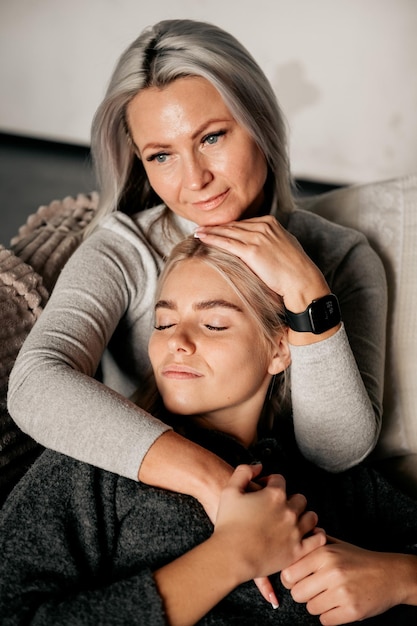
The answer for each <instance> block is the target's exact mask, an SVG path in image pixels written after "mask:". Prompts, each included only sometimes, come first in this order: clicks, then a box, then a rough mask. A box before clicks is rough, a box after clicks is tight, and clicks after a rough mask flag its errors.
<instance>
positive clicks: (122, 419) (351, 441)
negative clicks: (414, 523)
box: [8, 207, 386, 479]
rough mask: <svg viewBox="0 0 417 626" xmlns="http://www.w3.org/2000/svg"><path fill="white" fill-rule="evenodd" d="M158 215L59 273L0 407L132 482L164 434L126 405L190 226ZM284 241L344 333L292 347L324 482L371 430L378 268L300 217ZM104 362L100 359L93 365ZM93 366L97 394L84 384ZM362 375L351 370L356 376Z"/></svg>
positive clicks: (311, 448)
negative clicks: (173, 259)
mask: <svg viewBox="0 0 417 626" xmlns="http://www.w3.org/2000/svg"><path fill="white" fill-rule="evenodd" d="M162 209H163V207H156V208H154V209H151V210H149V211H145V212H143V213H138V214H137V215H135V216H133V217H128V216H127V215H125V214H122V213H116V214H112V215H111V216H109V217H107V218H106V219H105V220H104V221H103V223H102V224H101V225H100V227H99V228H98V229H97V230H96V231H95V232H94V233H93V234H92V235H91V236H90V237H89V238H87V239H86V240H85V241H84V242H83V243H82V244H81V245H80V247H79V248H78V250H77V251H76V252H75V253H74V254H73V255H72V257H71V258H70V260H69V262H68V263H67V265H66V266H65V268H64V270H63V272H62V274H61V276H60V278H59V280H58V282H57V284H56V286H55V288H54V291H53V293H52V296H51V298H50V300H49V302H48V304H47V306H46V308H45V311H44V312H43V313H42V315H41V317H40V319H39V320H38V321H37V323H36V324H35V326H34V328H33V330H32V331H31V333H30V335H29V337H28V338H27V340H26V342H25V344H24V346H23V348H22V350H21V352H20V354H19V356H18V358H17V360H16V363H15V366H14V369H13V371H12V374H11V376H10V383H9V397H8V408H9V412H10V414H11V415H12V417H13V419H14V420H15V421H16V422H17V424H18V425H19V426H20V428H21V429H22V430H23V431H25V432H27V433H29V434H30V435H31V436H32V437H33V438H34V439H36V440H37V441H39V442H40V443H42V444H43V445H45V446H46V447H48V448H52V449H54V450H57V451H59V452H62V453H64V454H68V455H70V456H72V457H74V458H76V459H79V460H82V461H85V462H88V463H92V464H93V465H96V466H98V467H101V468H104V469H107V470H110V471H113V472H116V473H118V474H120V475H122V476H126V477H129V478H133V479H136V477H137V472H138V468H139V466H140V463H141V461H142V459H143V457H144V456H145V454H146V452H147V451H148V450H149V448H150V446H151V445H152V444H153V443H154V441H155V440H156V439H157V438H158V437H159V436H160V435H161V434H162V433H163V432H164V431H165V430H166V429H167V428H168V427H167V426H166V425H165V424H163V423H162V422H160V421H158V420H156V419H154V418H152V417H151V416H149V415H147V414H145V413H144V412H143V411H141V410H140V409H138V407H136V406H134V405H133V404H132V403H130V402H129V401H127V400H126V396H129V395H130V394H131V393H132V391H133V390H134V389H135V388H136V387H137V385H138V384H140V382H141V381H142V380H143V378H144V376H145V373H146V371H147V369H148V365H149V363H148V356H147V343H148V338H149V335H150V332H151V329H152V326H153V297H154V291H155V285H156V282H157V278H158V274H159V272H160V269H161V267H162V265H163V262H164V255H166V254H168V253H169V252H170V250H171V248H172V246H173V245H174V243H176V242H177V241H178V239H179V238H182V237H183V236H184V235H187V234H189V233H191V232H193V230H194V228H195V224H192V223H191V222H189V221H187V220H184V219H182V218H178V217H177V216H174V220H175V222H176V225H177V227H178V229H179V231H180V234H178V233H174V234H172V235H171V236H168V234H167V233H166V232H164V229H163V228H162V226H161V221H159V222H157V223H156V224H155V225H154V226H153V227H152V228H151V229H150V226H151V224H152V223H153V222H154V221H155V218H156V217H157V216H158V215H159V214H160V213H161V211H162ZM288 230H289V231H290V232H291V233H293V234H294V235H295V236H296V237H297V238H298V240H299V241H300V242H301V244H302V245H303V247H304V248H305V250H306V252H307V253H308V254H309V255H310V256H311V258H312V259H313V260H314V261H315V262H316V264H317V265H318V267H319V268H320V269H321V270H322V271H323V273H324V275H325V277H326V279H327V281H328V282H329V284H330V286H331V289H332V290H333V291H334V293H336V295H337V296H338V297H339V300H340V304H341V309H342V315H343V320H344V327H343V328H342V329H341V330H340V331H339V332H338V333H337V334H336V335H334V336H333V337H331V338H330V339H327V340H325V341H321V342H319V343H316V344H313V345H310V346H304V347H292V349H291V356H292V367H291V381H292V404H293V418H294V425H295V431H296V436H297V440H298V443H299V446H300V448H301V450H302V451H303V453H304V454H305V455H306V457H307V458H308V459H310V460H312V461H314V462H316V463H317V464H319V465H320V466H322V467H324V468H326V469H328V470H330V471H340V470H343V469H346V468H348V467H351V466H353V465H354V464H356V463H358V462H360V461H361V460H362V459H363V458H365V457H366V456H367V455H368V454H369V452H370V451H371V450H372V448H373V447H374V445H375V443H376V440H377V437H378V434H379V429H380V421H381V402H382V381H383V371H384V354H385V319H386V284H385V275H384V271H383V267H382V264H381V262H380V260H379V258H378V257H377V255H376V254H375V253H374V252H373V250H372V249H371V248H370V246H369V244H368V243H367V241H366V239H365V238H364V237H363V236H362V235H361V234H359V233H357V232H355V231H353V230H350V229H346V228H342V227H340V226H337V225H334V224H332V223H330V222H328V221H326V220H323V219H322V218H320V217H319V216H317V215H314V214H310V213H308V212H305V211H301V210H297V211H295V212H294V213H293V214H291V216H290V218H289V223H288ZM103 351H105V353H104V358H103V359H102V355H103ZM100 362H101V363H102V367H103V373H104V382H105V383H106V385H107V386H103V385H102V384H101V383H100V382H98V381H97V380H95V379H94V378H93V377H94V375H95V373H96V370H97V368H98V366H99V363H100ZM357 363H358V364H359V369H358V366H357Z"/></svg>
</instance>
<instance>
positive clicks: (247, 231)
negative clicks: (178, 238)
mask: <svg viewBox="0 0 417 626" xmlns="http://www.w3.org/2000/svg"><path fill="white" fill-rule="evenodd" d="M195 236H196V237H198V238H199V239H201V240H202V241H203V242H204V243H206V244H208V245H213V246H216V247H218V248H221V249H222V250H225V251H226V252H231V253H232V254H235V255H236V256H238V257H239V258H240V259H242V261H244V262H245V263H246V265H248V266H249V267H250V268H251V270H252V271H253V272H254V273H255V274H256V275H257V276H259V278H261V280H263V282H264V283H266V284H267V285H268V287H269V288H270V289H272V291H275V293H277V294H279V295H281V296H282V297H283V299H284V303H285V306H286V307H287V309H289V310H290V311H293V312H294V313H300V312H301V311H304V310H305V309H306V307H307V306H308V305H309V304H310V303H311V301H312V300H314V299H316V298H319V297H321V296H324V295H326V294H328V293H329V291H330V290H329V287H328V285H327V283H326V280H325V278H324V276H323V274H322V273H321V272H320V270H319V269H318V267H317V266H316V265H315V264H314V263H313V261H312V260H311V259H310V258H309V256H308V255H307V254H306V253H305V252H304V250H303V248H302V247H301V245H300V244H299V242H298V241H297V239H296V238H295V237H294V236H293V235H291V234H290V233H289V232H288V231H287V230H286V229H285V228H283V226H281V224H280V223H279V222H278V221H277V219H276V218H275V217H273V216H271V215H265V216H262V217H255V218H250V219H246V220H242V221H239V222H231V223H230V224H222V225H219V226H204V227H199V228H198V229H197V230H196V233H195Z"/></svg>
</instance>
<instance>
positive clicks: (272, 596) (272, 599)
mask: <svg viewBox="0 0 417 626" xmlns="http://www.w3.org/2000/svg"><path fill="white" fill-rule="evenodd" d="M268 598H269V601H270V603H271V606H272V608H273V609H277V608H278V607H279V604H278V600H277V597H276V595H275V594H274V593H270V594H269V596H268Z"/></svg>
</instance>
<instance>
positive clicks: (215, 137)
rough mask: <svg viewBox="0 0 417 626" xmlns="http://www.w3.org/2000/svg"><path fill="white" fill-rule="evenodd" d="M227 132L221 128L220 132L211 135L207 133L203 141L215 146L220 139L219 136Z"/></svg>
mask: <svg viewBox="0 0 417 626" xmlns="http://www.w3.org/2000/svg"><path fill="white" fill-rule="evenodd" d="M225 134H226V133H225V131H224V130H220V131H219V132H218V133H211V134H210V135H206V136H205V137H204V139H203V143H207V144H209V145H210V146H213V145H214V144H216V143H217V142H218V141H219V138H220V137H221V136H222V135H225Z"/></svg>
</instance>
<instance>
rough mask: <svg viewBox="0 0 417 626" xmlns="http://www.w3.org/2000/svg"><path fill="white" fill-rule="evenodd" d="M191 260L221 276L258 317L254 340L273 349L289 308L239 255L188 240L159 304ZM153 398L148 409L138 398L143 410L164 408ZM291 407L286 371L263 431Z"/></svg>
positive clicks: (274, 386)
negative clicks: (176, 272) (179, 267)
mask: <svg viewBox="0 0 417 626" xmlns="http://www.w3.org/2000/svg"><path fill="white" fill-rule="evenodd" d="M189 259H198V260H201V261H203V262H204V263H206V264H207V265H209V266H210V267H212V268H213V269H215V270H216V271H217V272H219V273H220V274H221V276H222V277H223V278H224V279H225V280H226V281H227V283H228V284H229V285H230V286H231V287H232V289H233V290H234V291H235V293H236V294H237V295H238V297H239V298H240V299H241V301H242V303H243V305H244V307H245V309H246V310H247V311H248V312H249V314H250V315H252V317H253V318H254V320H255V323H256V326H257V328H258V330H259V333H258V336H257V337H255V338H254V340H256V341H261V342H263V344H264V346H265V350H268V349H273V347H274V346H275V340H276V337H277V335H278V334H280V333H283V332H285V330H286V320H285V309H284V303H283V300H282V298H281V296H279V295H278V294H276V293H275V292H274V291H272V290H271V289H269V287H268V286H267V285H266V284H265V283H264V282H263V281H262V280H260V278H258V276H256V274H254V273H253V272H252V271H251V270H250V268H249V267H248V266H247V265H246V264H245V263H244V262H243V261H242V260H241V259H239V258H238V257H237V256H235V255H233V254H229V253H228V252H224V251H223V250H220V249H219V248H215V247H213V246H207V245H205V244H204V243H202V242H201V241H200V240H199V239H197V238H195V237H192V236H191V237H187V238H186V239H184V240H183V241H181V242H180V243H179V244H177V245H176V246H175V247H174V248H173V250H172V252H171V254H170V256H169V257H168V259H167V262H166V264H165V267H164V269H163V271H162V273H161V276H160V278H159V281H158V286H157V290H156V294H155V301H158V299H159V297H160V294H161V291H162V289H163V286H164V283H165V280H166V278H167V277H168V276H169V274H170V273H171V271H172V270H173V269H174V268H175V267H176V266H177V265H178V264H179V263H181V262H183V261H186V260H189ZM150 396H151V397H152V398H153V400H152V402H151V401H150V400H149V399H148V400H147V402H148V405H147V406H145V404H144V402H145V401H144V400H142V402H140V401H138V397H136V401H137V402H138V404H140V406H142V408H145V409H147V410H149V411H150V412H154V411H155V410H156V407H157V406H159V407H160V406H161V405H160V399H159V400H158V401H157V402H156V403H155V395H154V393H153V392H152V393H151V394H150ZM151 405H153V406H151ZM289 406H290V400H289V378H288V372H287V370H286V371H284V372H282V373H281V374H277V375H276V376H275V377H274V378H273V381H272V382H271V386H270V390H269V393H268V397H267V398H266V399H265V406H264V411H263V415H262V416H261V420H260V429H261V430H263V431H268V430H270V429H271V427H272V423H273V420H274V418H275V416H277V415H278V414H285V413H286V411H287V410H288V409H289ZM162 419H163V418H162Z"/></svg>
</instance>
